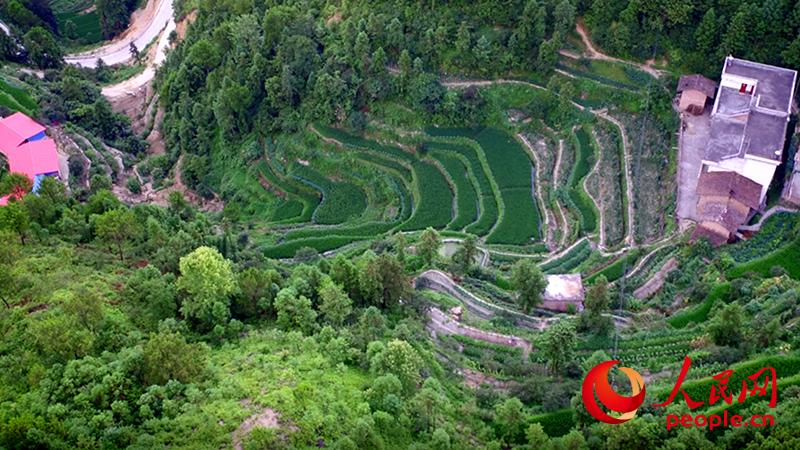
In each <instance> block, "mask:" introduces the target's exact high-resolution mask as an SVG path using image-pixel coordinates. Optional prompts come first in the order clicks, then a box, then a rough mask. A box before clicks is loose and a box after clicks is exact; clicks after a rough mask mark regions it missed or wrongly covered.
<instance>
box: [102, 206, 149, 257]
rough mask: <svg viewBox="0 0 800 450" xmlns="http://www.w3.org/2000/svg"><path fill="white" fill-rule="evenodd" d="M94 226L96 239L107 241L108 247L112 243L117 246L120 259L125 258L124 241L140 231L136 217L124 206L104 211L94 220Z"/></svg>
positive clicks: (134, 236)
mask: <svg viewBox="0 0 800 450" xmlns="http://www.w3.org/2000/svg"><path fill="white" fill-rule="evenodd" d="M94 228H95V234H96V235H97V238H98V239H100V240H101V241H103V242H105V243H107V244H108V245H109V247H110V246H111V245H112V244H113V245H115V246H116V247H117V254H118V255H119V259H120V261H124V260H125V254H124V252H123V247H124V245H125V243H126V242H127V241H128V240H131V239H135V238H136V236H137V234H138V233H139V232H140V227H139V226H138V223H137V222H136V217H134V215H133V213H132V212H131V211H130V210H128V209H124V208H119V209H113V210H111V211H106V212H104V213H103V214H101V215H99V216H97V217H96V218H95V220H94Z"/></svg>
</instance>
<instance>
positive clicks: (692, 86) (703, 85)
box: [678, 75, 717, 98]
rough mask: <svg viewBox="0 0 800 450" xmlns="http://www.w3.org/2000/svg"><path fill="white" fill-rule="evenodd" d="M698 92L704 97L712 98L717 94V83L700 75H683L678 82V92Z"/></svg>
mask: <svg viewBox="0 0 800 450" xmlns="http://www.w3.org/2000/svg"><path fill="white" fill-rule="evenodd" d="M689 90H694V91H700V92H702V93H703V94H705V95H706V97H709V98H714V96H715V95H716V93H717V83H716V82H715V81H712V80H709V79H708V78H706V77H704V76H702V75H684V76H682V77H681V78H680V80H678V92H683V91H689Z"/></svg>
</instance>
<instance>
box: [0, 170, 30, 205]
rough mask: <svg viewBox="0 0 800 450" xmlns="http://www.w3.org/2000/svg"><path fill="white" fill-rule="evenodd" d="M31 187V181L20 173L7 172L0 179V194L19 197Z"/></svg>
mask: <svg viewBox="0 0 800 450" xmlns="http://www.w3.org/2000/svg"><path fill="white" fill-rule="evenodd" d="M32 188H33V182H31V180H30V178H28V176H27V175H25V174H22V173H14V172H12V173H8V174H6V175H4V176H3V177H2V179H0V196H5V195H9V196H10V197H12V198H14V199H21V198H22V197H24V196H25V195H26V194H28V192H30V191H31V189H32Z"/></svg>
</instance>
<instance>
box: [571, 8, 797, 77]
mask: <svg viewBox="0 0 800 450" xmlns="http://www.w3.org/2000/svg"><path fill="white" fill-rule="evenodd" d="M579 11H580V13H582V14H584V16H583V17H584V19H585V22H586V25H587V26H588V28H589V30H590V31H591V33H592V37H593V38H594V39H596V41H597V42H598V43H599V44H600V45H601V46H602V47H603V48H604V49H606V50H608V51H610V52H613V53H614V54H616V55H619V56H623V57H625V56H628V57H634V58H637V59H641V60H645V59H650V58H656V59H661V58H667V60H668V61H669V64H671V65H674V66H676V67H684V68H686V69H687V70H688V71H696V72H702V73H706V74H708V75H710V76H713V75H714V74H716V73H717V72H718V71H719V67H720V63H719V61H721V60H722V59H723V58H724V57H725V56H728V55H735V56H736V57H738V58H746V59H750V60H753V61H759V62H763V63H767V64H774V65H778V66H788V67H792V68H798V67H800V35H798V31H799V30H800V2H796V1H791V0H755V1H741V2H730V1H702V2H695V1H691V0H677V1H671V2H641V1H638V0H630V1H628V0H625V1H617V0H594V1H591V0H586V1H583V2H581V6H580V7H579Z"/></svg>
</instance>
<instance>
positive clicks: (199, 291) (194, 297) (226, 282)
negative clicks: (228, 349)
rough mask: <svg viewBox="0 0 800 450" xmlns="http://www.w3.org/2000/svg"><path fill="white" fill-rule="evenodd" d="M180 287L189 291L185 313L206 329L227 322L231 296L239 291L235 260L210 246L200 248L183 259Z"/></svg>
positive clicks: (187, 292) (185, 300) (178, 284)
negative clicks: (233, 266)
mask: <svg viewBox="0 0 800 450" xmlns="http://www.w3.org/2000/svg"><path fill="white" fill-rule="evenodd" d="M180 272H181V276H180V277H179V278H178V281H177V286H178V288H179V289H180V290H182V291H183V292H185V293H186V298H185V299H184V300H183V303H182V304H181V313H183V314H184V315H185V316H187V317H190V318H192V319H196V320H197V321H198V322H199V324H200V325H201V326H202V327H203V328H206V329H210V328H213V327H214V326H215V325H222V324H225V323H226V322H227V320H228V316H229V315H230V311H229V309H228V307H229V305H230V296H231V295H232V294H233V293H235V292H236V288H237V285H236V278H235V277H234V274H233V271H232V267H231V262H230V261H228V260H226V259H225V258H223V257H222V255H220V254H219V252H218V251H217V250H215V249H213V248H209V247H199V248H197V249H196V250H195V251H193V252H192V253H189V254H188V255H186V256H184V257H182V258H181V259H180Z"/></svg>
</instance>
